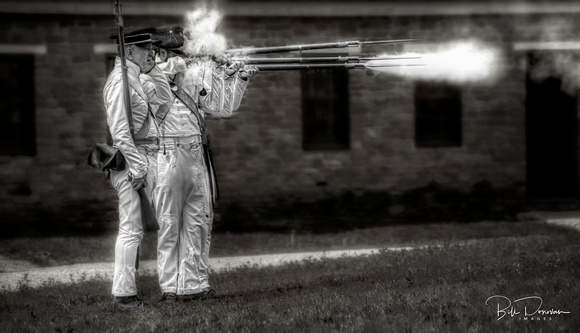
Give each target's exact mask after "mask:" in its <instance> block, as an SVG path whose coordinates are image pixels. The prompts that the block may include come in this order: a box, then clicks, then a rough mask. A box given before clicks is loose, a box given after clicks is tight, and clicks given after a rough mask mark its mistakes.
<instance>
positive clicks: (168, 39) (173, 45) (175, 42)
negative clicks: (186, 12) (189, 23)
mask: <svg viewBox="0 0 580 333" xmlns="http://www.w3.org/2000/svg"><path fill="white" fill-rule="evenodd" d="M153 38H155V39H156V40H158V41H159V43H157V44H155V45H156V46H158V47H160V48H162V49H166V50H168V51H171V52H173V53H175V54H180V55H182V54H183V51H182V50H181V48H182V47H183V43H184V42H185V37H184V36H183V29H182V28H181V27H173V28H171V29H164V30H160V31H158V32H157V33H156V34H154V37H153Z"/></svg>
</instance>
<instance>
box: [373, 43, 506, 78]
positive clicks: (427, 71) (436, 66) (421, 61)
mask: <svg viewBox="0 0 580 333" xmlns="http://www.w3.org/2000/svg"><path fill="white" fill-rule="evenodd" d="M400 56H402V57H417V58H416V59H407V60H400V61H397V62H396V63H395V62H393V61H381V60H373V61H369V62H367V67H368V68H370V69H372V70H374V71H377V72H381V73H387V74H391V75H397V76H401V77H405V78H409V79H417V80H432V81H448V82H455V83H493V82H495V81H496V80H497V79H498V78H499V77H500V67H501V66H500V59H501V57H500V52H499V51H498V50H497V49H494V48H493V47H491V46H487V45H484V44H483V43H480V42H478V41H475V40H467V41H454V42H449V43H446V44H441V45H436V46H433V45H427V44H425V45H424V46H423V48H422V50H420V51H416V52H409V53H404V54H400ZM395 64H396V65H400V66H399V67H381V66H384V65H390V66H392V65H395Z"/></svg>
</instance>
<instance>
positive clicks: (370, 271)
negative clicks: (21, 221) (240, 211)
mask: <svg viewBox="0 0 580 333" xmlns="http://www.w3.org/2000/svg"><path fill="white" fill-rule="evenodd" d="M494 226H497V227H494ZM417 227H419V229H409V228H404V227H401V228H402V229H391V230H390V231H389V232H387V233H386V234H384V235H378V230H379V229H375V230H358V231H356V232H355V233H354V234H353V233H348V234H347V233H345V234H336V235H319V236H321V238H320V237H319V238H317V237H315V236H313V235H295V236H294V241H292V240H291V238H290V237H291V236H290V235H257V236H256V235H254V236H251V237H250V236H247V237H246V238H243V235H216V237H215V238H216V239H215V243H218V244H219V242H223V245H222V246H223V247H224V248H225V247H226V246H225V244H227V243H228V242H236V247H234V248H233V249H232V248H230V249H229V250H225V249H224V250H218V249H220V248H221V247H220V246H216V247H215V249H216V250H215V252H219V251H223V252H219V253H220V254H223V255H226V254H238V253H244V254H248V253H253V252H252V251H255V247H258V244H256V243H253V241H251V239H252V237H257V238H256V240H255V242H260V244H265V245H264V246H265V250H267V251H278V250H280V251H286V250H289V249H294V250H296V249H307V248H309V247H313V248H315V247H319V248H332V247H334V246H343V244H344V243H343V242H345V243H346V245H348V246H354V247H358V246H360V247H365V246H370V245H377V244H376V243H375V242H377V243H380V242H384V243H383V246H385V245H392V244H399V243H415V242H421V243H425V242H441V241H444V243H443V246H438V247H429V248H427V249H421V250H412V251H404V252H387V251H385V252H383V253H380V254H378V255H373V256H368V257H363V258H360V257H358V258H341V259H334V260H330V259H327V260H323V261H310V262H304V263H295V264H290V265H286V266H282V267H276V268H255V267H243V268H239V269H236V270H232V271H228V272H224V273H219V274H214V275H212V276H211V280H212V285H213V287H214V288H215V289H217V290H218V292H219V295H218V297H216V298H213V299H207V300H201V301H194V302H188V303H177V304H161V305H156V304H154V305H152V306H149V307H146V308H145V309H143V310H139V311H132V312H115V311H114V309H113V306H112V299H111V296H110V295H109V291H110V287H111V286H110V282H108V281H85V282H81V283H78V284H73V285H58V284H47V285H46V286H45V287H43V288H41V289H29V288H26V286H25V281H23V284H24V286H23V288H21V290H20V291H17V292H10V293H2V294H0V309H1V310H0V323H1V326H0V327H2V329H1V331H5V332H21V331H26V332H28V331H30V332H51V331H57V332H72V331H80V332H87V331H88V332H127V331H130V332H152V331H155V332H176V331H183V332H185V331H186V332H216V331H220V332H282V331H301V332H328V331H346V332H556V331H558V332H576V331H577V328H578V327H580V316H578V312H579V311H580V298H579V297H578V296H579V295H580V286H579V284H578V283H577V281H578V279H579V277H580V256H579V253H580V243H579V242H578V233H577V232H572V231H569V230H565V229H558V228H552V227H548V226H544V225H539V224H521V223H511V224H509V223H508V224H497V225H496V224H495V223H490V224H487V223H477V224H470V225H451V224H450V225H430V226H417ZM518 233H519V234H518ZM433 234H438V235H439V237H433V236H432V235H433ZM355 236H356V237H355ZM444 236H445V237H444ZM514 236H522V237H514ZM269 237H272V238H273V239H272V240H271V241H267V242H266V241H265V240H266V239H268V238H269ZM276 237H280V238H278V239H276ZM314 238H316V239H317V240H314ZM345 238H346V239H347V240H346V241H344V240H343V239H345ZM472 238H480V241H478V242H470V243H467V244H464V245H454V244H453V242H446V241H451V240H458V239H472ZM220 239H221V240H220ZM243 240H246V241H247V244H242V242H243ZM39 241H40V240H39ZM299 241H300V242H299ZM44 242H46V243H45V245H46V246H48V248H45V250H47V251H51V250H52V251H53V252H54V253H58V252H57V250H56V249H57V248H58V246H56V245H48V244H49V241H47V240H45V241H44ZM108 242H110V240H109V241H108ZM238 242H239V243H240V244H238ZM298 244H300V245H298ZM77 245H78V244H77ZM5 246H6V244H4V247H5ZM35 246H36V245H35ZM71 246H72V245H71ZM93 250H95V251H97V252H99V251H100V250H99V247H98V246H97V247H95V248H93ZM103 251H104V250H103ZM12 254H13V255H15V253H12ZM82 256H88V255H86V254H83V255H82ZM94 258H99V259H103V258H104V257H100V256H97V255H95V257H94ZM138 285H139V288H140V293H141V294H142V295H143V296H144V298H145V299H146V300H147V301H149V302H151V303H155V301H156V300H157V299H158V298H159V294H160V291H159V287H158V286H157V282H156V279H155V278H154V277H146V276H140V277H139V278H138ZM494 295H498V296H504V297H505V298H499V297H496V298H493V299H491V300H490V301H489V302H488V304H487V305H486V300H487V299H488V298H490V297H491V296H494ZM532 296H536V297H539V298H541V300H542V301H543V304H542V305H539V300H538V298H535V299H527V300H523V301H519V302H516V300H518V299H520V298H526V297H532ZM507 300H511V302H512V306H513V307H512V308H508V306H507V303H506V302H507ZM498 306H500V309H502V310H503V309H505V310H503V312H501V311H498ZM538 307H540V310H542V311H550V310H553V312H555V311H558V310H560V311H566V312H570V314H564V313H561V314H555V313H552V314H549V313H546V312H544V313H542V312H541V311H536V310H537V309H538ZM510 310H511V311H510ZM526 311H527V312H528V314H530V315H526V313H525V312H526ZM518 312H519V313H518ZM508 313H509V314H508ZM502 314H504V315H505V316H504V317H502V318H500V317H501V315H502Z"/></svg>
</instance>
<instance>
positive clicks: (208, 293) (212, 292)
mask: <svg viewBox="0 0 580 333" xmlns="http://www.w3.org/2000/svg"><path fill="white" fill-rule="evenodd" d="M203 293H204V295H203V298H213V297H216V296H217V295H216V292H215V290H213V289H211V288H205V289H204V290H203Z"/></svg>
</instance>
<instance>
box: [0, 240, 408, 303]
mask: <svg viewBox="0 0 580 333" xmlns="http://www.w3.org/2000/svg"><path fill="white" fill-rule="evenodd" d="M414 248H418V247H392V248H386V249H359V250H344V251H326V252H301V253H284V254H267V255H259V256H239V257H222V258H211V259H210V271H211V272H213V273H217V272H223V271H227V270H232V269H236V268H239V267H244V266H249V267H266V266H279V265H284V264H287V263H291V262H300V261H303V260H321V259H325V258H340V257H352V256H362V255H373V254H378V253H379V252H380V251H404V250H411V249H414ZM12 264H13V265H12V267H11V269H10V270H12V271H10V272H6V273H0V281H1V282H0V286H1V288H0V289H1V290H0V292H6V291H14V290H18V288H20V285H21V284H23V283H25V284H26V285H27V286H28V287H29V288H39V287H43V286H46V285H51V284H55V283H75V282H82V281H86V280H94V279H102V280H105V281H112V277H113V263H92V264H75V265H68V266H54V267H42V268H38V267H34V266H33V265H31V264H27V263H26V262H13V263H12ZM5 267H9V265H5ZM139 274H145V275H155V274H157V273H156V263H155V261H154V260H147V261H142V262H141V263H140V267H139Z"/></svg>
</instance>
